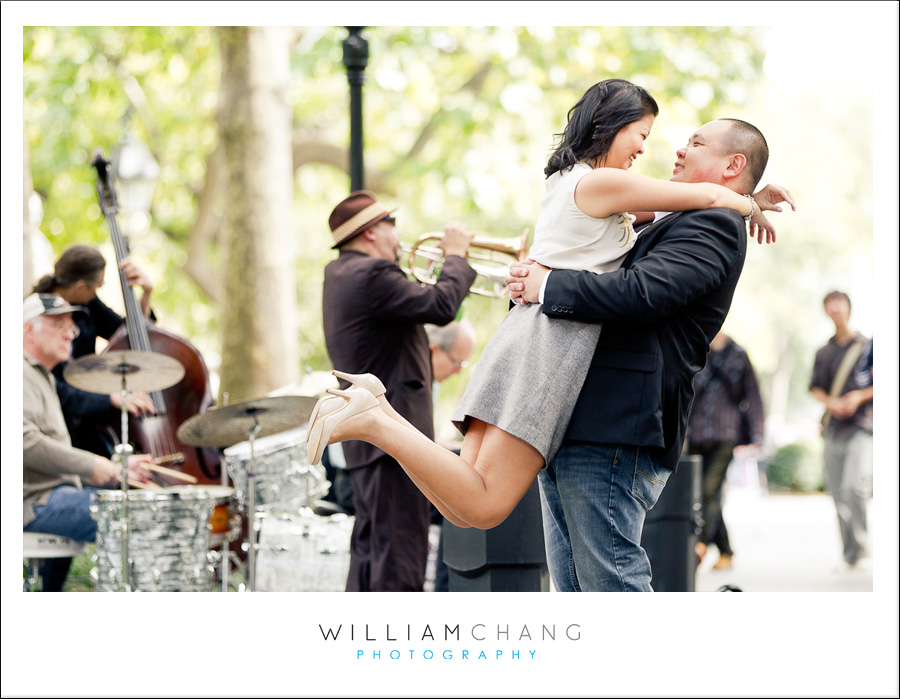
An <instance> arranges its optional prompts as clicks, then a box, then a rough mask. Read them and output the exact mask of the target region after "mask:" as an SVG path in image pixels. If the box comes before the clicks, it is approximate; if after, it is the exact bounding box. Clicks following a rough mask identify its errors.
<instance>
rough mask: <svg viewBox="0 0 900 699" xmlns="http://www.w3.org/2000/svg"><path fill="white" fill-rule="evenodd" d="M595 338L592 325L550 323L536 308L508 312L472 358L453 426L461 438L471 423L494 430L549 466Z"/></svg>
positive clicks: (538, 306)
mask: <svg viewBox="0 0 900 699" xmlns="http://www.w3.org/2000/svg"><path fill="white" fill-rule="evenodd" d="M599 337H600V324H598V323H579V322H577V321H574V320H567V319H564V318H550V317H548V316H546V315H544V314H543V313H542V312H541V304H537V303H534V304H528V305H527V306H514V307H513V308H512V309H511V310H510V311H509V313H507V314H506V316H505V317H504V319H503V322H502V323H500V327H498V328H497V332H495V333H494V336H493V337H492V338H491V339H490V341H489V342H488V344H487V345H486V346H485V348H484V351H483V352H482V353H481V356H480V357H479V358H478V362H477V364H476V365H475V368H474V370H473V372H472V377H471V379H470V380H469V384H468V386H467V387H466V390H465V393H464V394H463V397H462V401H461V402H460V404H459V405H458V406H457V408H456V411H455V412H454V413H453V418H452V419H453V424H454V425H456V427H457V428H458V429H459V431H460V432H462V433H463V434H465V433H466V430H467V429H468V426H469V422H470V421H471V419H472V418H477V419H478V420H482V421H483V422H486V423H488V424H491V425H496V426H497V427H499V428H500V429H501V430H503V431H504V432H508V433H509V434H512V435H514V436H516V437H518V438H519V439H522V440H523V441H525V442H527V443H528V444H530V445H531V446H533V447H534V448H535V449H537V450H538V451H539V452H540V454H541V456H543V457H544V463H545V464H546V463H549V462H550V461H552V460H553V457H554V456H555V455H556V452H557V450H558V449H559V447H560V445H561V444H562V440H563V435H565V433H566V428H567V427H568V424H569V419H570V418H571V417H572V411H573V410H574V408H575V402H576V401H577V400H578V394H579V393H580V392H581V388H582V385H583V384H584V379H585V377H586V376H587V372H588V367H589V366H590V363H591V358H592V357H593V355H594V350H595V349H596V347H597V340H598V339H599Z"/></svg>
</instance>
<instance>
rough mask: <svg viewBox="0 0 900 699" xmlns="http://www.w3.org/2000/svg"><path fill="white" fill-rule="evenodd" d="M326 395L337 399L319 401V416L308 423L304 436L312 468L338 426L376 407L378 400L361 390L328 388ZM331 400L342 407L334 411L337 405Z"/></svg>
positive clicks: (328, 398)
mask: <svg viewBox="0 0 900 699" xmlns="http://www.w3.org/2000/svg"><path fill="white" fill-rule="evenodd" d="M328 393H330V394H331V395H332V396H337V398H333V399H332V398H330V397H326V398H324V399H321V400H320V403H321V407H320V410H319V414H318V415H317V417H316V419H315V421H313V422H312V423H310V426H309V432H308V433H307V436H306V451H307V455H308V456H309V463H310V465H312V466H315V465H316V464H318V463H319V462H320V461H321V460H322V454H323V452H324V451H325V447H326V446H327V445H328V440H329V439H331V435H332V433H333V432H334V430H335V429H336V428H337V426H338V425H340V424H341V423H342V422H343V421H344V420H347V419H348V418H351V417H353V416H354V415H359V414H360V413H362V412H365V411H366V410H371V409H372V408H377V407H378V399H377V398H376V397H375V396H373V395H372V394H371V393H369V392H368V391H365V390H363V389H361V388H348V389H347V390H346V391H339V390H337V389H335V388H329V389H328ZM333 400H334V401H336V400H340V401H342V402H343V405H338V406H337V408H336V409H335V405H337V404H333V403H332V401H333ZM326 401H327V402H326Z"/></svg>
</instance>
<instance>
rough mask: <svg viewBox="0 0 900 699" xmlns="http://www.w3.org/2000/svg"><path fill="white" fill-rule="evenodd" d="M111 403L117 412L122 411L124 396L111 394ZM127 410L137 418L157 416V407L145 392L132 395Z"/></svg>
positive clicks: (126, 405)
mask: <svg viewBox="0 0 900 699" xmlns="http://www.w3.org/2000/svg"><path fill="white" fill-rule="evenodd" d="M109 401H110V403H112V407H113V408H115V409H116V410H121V409H122V394H121V393H111V394H110V395H109ZM125 409H126V410H128V412H129V413H131V414H132V415H134V416H135V417H143V416H144V415H147V414H150V415H156V406H155V405H153V399H152V398H151V397H150V396H148V395H147V394H146V393H144V392H143V391H138V392H137V393H132V394H131V395H129V396H128V399H127V401H126V404H125Z"/></svg>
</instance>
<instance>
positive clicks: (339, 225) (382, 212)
mask: <svg viewBox="0 0 900 699" xmlns="http://www.w3.org/2000/svg"><path fill="white" fill-rule="evenodd" d="M392 213H393V211H388V210H387V209H386V208H385V207H384V205H383V204H382V203H381V202H380V201H378V199H376V198H375V195H374V194H372V192H369V191H366V190H364V189H361V190H359V191H356V192H352V193H351V194H350V196H349V197H347V198H346V199H344V201H342V202H341V203H340V204H338V205H337V206H336V207H334V211H332V212H331V216H329V217H328V226H329V227H330V228H331V235H332V236H333V237H334V245H332V246H331V247H332V249H334V248H336V247H337V246H338V245H340V244H341V243H343V242H345V241H347V240H350V238H352V237H354V236H356V235H359V234H360V233H362V232H363V231H364V230H367V229H369V228H371V227H372V226H374V225H375V224H376V223H378V222H379V221H383V220H384V219H386V218H390V216H391V214H392Z"/></svg>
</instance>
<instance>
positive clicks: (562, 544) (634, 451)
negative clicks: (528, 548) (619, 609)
mask: <svg viewBox="0 0 900 699" xmlns="http://www.w3.org/2000/svg"><path fill="white" fill-rule="evenodd" d="M671 473H672V472H671V471H669V470H668V469H665V468H662V467H660V466H659V463H658V460H657V459H656V458H654V457H652V456H651V455H650V454H649V453H648V452H647V450H646V449H643V448H641V447H634V446H630V445H609V444H584V443H567V444H563V446H562V448H561V449H560V450H559V452H558V453H557V454H556V458H555V459H554V460H553V461H552V462H550V464H548V465H547V467H546V468H545V469H543V470H542V471H541V472H540V473H539V474H538V483H539V484H540V488H541V508H542V510H543V517H544V541H545V545H546V548H547V565H548V567H549V569H550V578H551V580H552V581H553V586H554V587H555V588H556V589H557V590H558V591H560V592H580V591H585V592H590V591H598V592H600V591H603V592H629V591H631V592H651V591H652V588H651V587H650V579H651V574H650V560H649V559H648V558H647V554H646V553H645V552H644V550H643V549H642V548H641V531H642V529H643V527H644V518H645V516H646V513H647V511H648V510H650V509H651V508H652V507H653V506H654V505H655V504H656V501H657V500H658V499H659V496H660V494H661V493H662V490H663V488H664V487H665V485H666V481H667V480H668V478H669V475H670V474H671Z"/></svg>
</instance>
